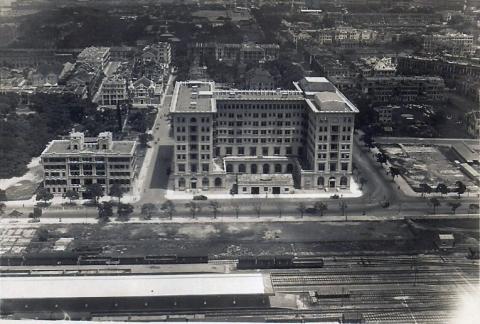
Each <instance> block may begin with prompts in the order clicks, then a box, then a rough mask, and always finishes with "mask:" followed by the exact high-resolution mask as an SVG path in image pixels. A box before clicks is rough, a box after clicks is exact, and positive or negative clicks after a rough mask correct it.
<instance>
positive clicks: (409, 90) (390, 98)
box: [361, 76, 445, 103]
mask: <svg viewBox="0 0 480 324" xmlns="http://www.w3.org/2000/svg"><path fill="white" fill-rule="evenodd" d="M361 86H362V92H363V93H364V94H365V95H366V96H367V97H368V98H369V99H371V100H372V102H373V103H392V102H394V103H416V102H418V101H420V102H437V101H442V100H444V95H445V83H444V81H443V79H442V78H440V77H433V76H380V77H365V78H363V80H362V85H361Z"/></svg>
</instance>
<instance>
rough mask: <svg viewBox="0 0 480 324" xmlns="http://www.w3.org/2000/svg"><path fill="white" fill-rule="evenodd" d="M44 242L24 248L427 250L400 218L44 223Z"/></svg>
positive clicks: (214, 252) (222, 252) (119, 251)
mask: <svg viewBox="0 0 480 324" xmlns="http://www.w3.org/2000/svg"><path fill="white" fill-rule="evenodd" d="M44 228H46V229H48V231H49V239H48V240H47V241H46V242H38V241H37V242H32V243H31V244H30V245H29V247H28V252H33V253H35V252H39V251H43V252H46V251H48V250H52V249H53V246H54V245H55V242H56V241H57V240H58V239H59V238H60V237H67V238H70V237H73V238H75V239H74V240H73V241H72V242H71V243H70V244H69V245H68V247H67V250H70V249H73V248H76V247H85V246H89V247H102V248H103V254H104V255H109V256H135V255H168V254H175V253H183V254H187V255H206V254H208V255H209V256H210V257H213V258H234V257H238V256H241V255H288V254H294V253H298V254H311V253H342V254H343V253H345V254H350V253H353V254H355V253H362V252H364V251H376V253H382V251H384V252H387V253H388V252H406V251H412V250H422V249H429V248H430V245H429V243H427V244H422V243H421V242H420V243H419V242H417V241H416V240H415V237H414V235H412V233H411V232H410V230H409V227H408V225H407V224H406V223H405V222H403V221H390V222H321V223H320V222H319V223H314V222H308V223H280V222H278V223H277V222H275V223H265V224H259V223H239V224H224V223H202V224H198V223H197V224H109V225H104V226H102V225H66V224H65V225H55V226H51V225H50V226H48V227H47V226H45V227H44Z"/></svg>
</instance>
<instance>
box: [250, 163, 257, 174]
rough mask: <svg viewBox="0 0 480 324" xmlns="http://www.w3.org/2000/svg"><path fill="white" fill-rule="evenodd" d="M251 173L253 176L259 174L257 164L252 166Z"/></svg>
mask: <svg viewBox="0 0 480 324" xmlns="http://www.w3.org/2000/svg"><path fill="white" fill-rule="evenodd" d="M250 173H251V174H256V173H257V165H256V164H252V165H250Z"/></svg>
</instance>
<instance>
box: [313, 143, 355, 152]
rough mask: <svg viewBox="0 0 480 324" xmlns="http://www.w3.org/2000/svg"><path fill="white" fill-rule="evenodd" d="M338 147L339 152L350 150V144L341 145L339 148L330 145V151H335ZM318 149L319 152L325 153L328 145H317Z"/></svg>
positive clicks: (336, 145)
mask: <svg viewBox="0 0 480 324" xmlns="http://www.w3.org/2000/svg"><path fill="white" fill-rule="evenodd" d="M339 147H340V149H341V150H350V144H341V145H340V146H339V145H338V144H330V150H331V151H336V150H338V148H339ZM318 149H319V150H320V151H326V150H327V149H328V144H319V145H318Z"/></svg>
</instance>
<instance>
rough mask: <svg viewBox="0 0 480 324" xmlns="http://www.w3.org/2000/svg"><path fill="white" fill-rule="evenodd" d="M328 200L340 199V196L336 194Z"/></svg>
mask: <svg viewBox="0 0 480 324" xmlns="http://www.w3.org/2000/svg"><path fill="white" fill-rule="evenodd" d="M330 199H340V196H339V195H337V194H334V195H331V196H330Z"/></svg>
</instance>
